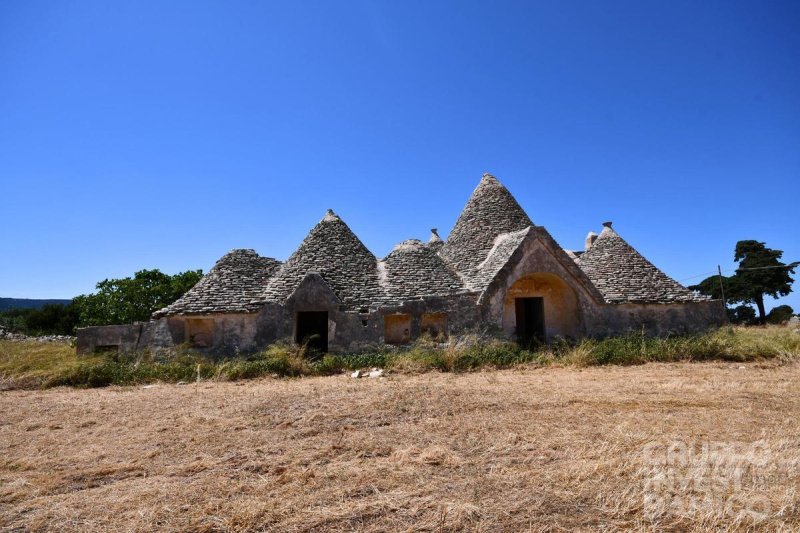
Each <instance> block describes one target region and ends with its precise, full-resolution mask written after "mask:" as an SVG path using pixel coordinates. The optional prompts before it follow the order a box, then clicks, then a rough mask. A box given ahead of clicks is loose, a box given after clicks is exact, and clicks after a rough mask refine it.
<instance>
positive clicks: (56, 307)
mask: <svg viewBox="0 0 800 533" xmlns="http://www.w3.org/2000/svg"><path fill="white" fill-rule="evenodd" d="M201 277H203V271H202V270H187V271H186V272H181V273H178V274H175V275H173V276H170V275H169V274H164V273H163V272H161V271H160V270H158V269H154V270H140V271H139V272H136V273H135V274H134V275H133V277H128V278H120V279H105V280H103V281H101V282H100V283H98V284H97V286H96V287H97V292H95V293H93V294H83V295H81V296H77V297H75V298H74V299H73V300H72V301H69V300H66V301H60V302H58V301H57V303H43V304H42V305H41V306H40V307H39V308H30V307H29V308H21V307H20V308H14V309H6V310H2V311H0V327H3V328H5V329H8V330H11V331H14V332H17V333H24V334H26V335H74V334H75V330H76V329H77V328H79V327H84V326H105V325H109V324H129V323H131V322H143V321H147V320H150V315H151V314H153V312H154V311H157V310H158V309H161V308H162V307H166V306H167V305H169V304H171V303H173V302H175V300H177V299H178V298H180V297H181V296H183V294H184V293H185V292H186V291H188V290H189V289H191V288H192V287H193V286H194V285H195V284H196V283H197V282H198V281H199V280H200V278H201ZM6 300H10V298H9V299H6ZM19 301H21V302H25V301H26V300H19ZM27 302H30V300H27Z"/></svg>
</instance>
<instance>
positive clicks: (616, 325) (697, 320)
mask: <svg viewBox="0 0 800 533" xmlns="http://www.w3.org/2000/svg"><path fill="white" fill-rule="evenodd" d="M598 311H599V312H598V313H596V314H593V315H592V320H590V321H588V322H587V331H586V334H587V335H588V336H590V337H608V336H610V335H624V334H626V333H631V332H636V333H640V332H642V331H644V333H645V334H646V335H658V336H663V335H685V334H688V333H698V332H702V331H705V330H708V329H709V328H711V327H715V326H721V325H723V324H726V323H727V321H728V319H727V316H726V315H725V311H724V309H723V307H722V302H721V301H719V300H711V301H705V302H686V303H672V304H631V303H628V304H614V305H605V306H602V307H601V308H599V309H598Z"/></svg>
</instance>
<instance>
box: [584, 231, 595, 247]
mask: <svg viewBox="0 0 800 533" xmlns="http://www.w3.org/2000/svg"><path fill="white" fill-rule="evenodd" d="M596 240H597V233H595V232H593V231H590V232H589V234H588V235H586V240H584V241H583V250H584V251H586V250H588V249H589V248H591V247H592V245H593V244H594V241H596Z"/></svg>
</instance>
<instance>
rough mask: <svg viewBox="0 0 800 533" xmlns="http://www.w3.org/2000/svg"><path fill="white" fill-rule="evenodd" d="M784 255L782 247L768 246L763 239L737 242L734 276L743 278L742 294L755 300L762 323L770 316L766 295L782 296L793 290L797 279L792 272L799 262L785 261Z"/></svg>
mask: <svg viewBox="0 0 800 533" xmlns="http://www.w3.org/2000/svg"><path fill="white" fill-rule="evenodd" d="M781 257H783V251H782V250H772V249H771V248H767V247H766V245H765V243H763V242H758V241H739V242H737V243H736V250H735V254H734V258H733V260H734V261H736V262H737V263H739V268H737V269H736V274H735V276H736V277H738V278H739V280H740V286H739V290H740V291H741V295H740V296H742V297H743V298H747V300H748V301H751V302H753V303H755V304H756V307H757V308H758V321H759V322H760V323H761V324H764V323H766V318H767V316H766V315H767V314H766V311H765V310H764V296H765V295H769V296H772V297H773V298H779V297H781V296H786V295H787V294H789V293H790V292H792V283H793V282H794V279H792V278H791V276H789V274H794V268H795V267H796V266H797V263H792V264H791V265H786V264H785V263H782V262H781V261H780V259H781Z"/></svg>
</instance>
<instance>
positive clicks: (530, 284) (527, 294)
mask: <svg viewBox="0 0 800 533" xmlns="http://www.w3.org/2000/svg"><path fill="white" fill-rule="evenodd" d="M528 298H531V299H533V298H541V302H540V304H539V306H538V307H537V306H532V305H527V304H529V303H530V302H525V304H526V305H520V304H521V303H522V301H523V299H528ZM518 300H520V301H518ZM538 309H540V311H539V310H538ZM539 312H541V313H542V315H541V316H530V314H531V313H539ZM526 313H527V314H528V315H527V316H526ZM518 320H525V321H526V322H527V326H528V327H527V329H528V330H531V328H532V329H533V330H534V331H533V332H534V334H535V329H536V327H537V325H536V323H537V322H538V321H539V320H541V321H543V324H542V325H541V327H542V328H543V332H544V336H545V339H542V340H551V339H553V338H554V337H556V336H561V337H571V338H578V337H580V336H581V312H580V306H579V305H578V297H577V295H576V294H575V291H574V290H573V289H572V287H570V286H569V285H568V284H567V283H566V282H565V281H564V280H563V279H561V278H560V277H559V276H556V275H555V274H550V273H546V272H540V273H535V274H527V275H525V276H523V277H521V278H520V279H518V280H517V281H515V282H514V284H513V285H511V287H509V288H508V290H507V291H506V296H505V299H504V301H503V331H504V332H505V333H506V334H508V335H516V334H517V333H518V326H520V328H524V325H523V324H521V323H520V324H518ZM531 324H533V326H531ZM529 333H530V331H529Z"/></svg>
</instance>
